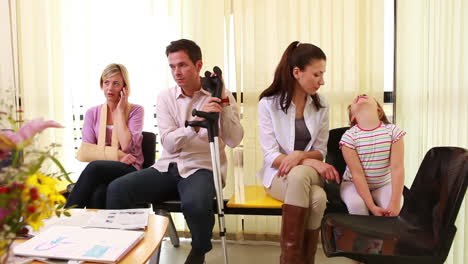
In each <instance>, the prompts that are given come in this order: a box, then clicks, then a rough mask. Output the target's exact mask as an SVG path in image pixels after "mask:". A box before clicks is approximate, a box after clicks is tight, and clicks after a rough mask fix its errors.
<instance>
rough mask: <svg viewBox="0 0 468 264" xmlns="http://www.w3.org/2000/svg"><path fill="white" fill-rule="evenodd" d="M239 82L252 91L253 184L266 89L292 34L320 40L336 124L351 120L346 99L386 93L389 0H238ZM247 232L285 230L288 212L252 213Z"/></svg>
mask: <svg viewBox="0 0 468 264" xmlns="http://www.w3.org/2000/svg"><path fill="white" fill-rule="evenodd" d="M232 14H233V18H234V19H233V20H234V39H235V40H234V43H235V44H234V45H235V46H234V47H235V48H234V49H235V63H236V68H235V69H236V74H237V75H236V77H237V79H236V82H237V83H238V89H239V90H241V91H242V92H243V94H244V104H243V119H242V124H243V126H244V129H245V135H244V140H243V148H244V168H243V174H244V178H245V183H246V185H254V184H255V185H261V183H260V182H258V181H257V178H256V176H255V174H256V172H257V171H258V170H259V169H260V167H261V164H262V161H263V154H262V151H261V149H260V143H259V131H258V120H257V104H258V96H259V94H260V93H261V91H263V90H264V89H266V88H267V86H268V85H269V84H270V83H271V82H272V78H273V73H274V71H275V68H276V66H277V64H278V63H279V60H280V57H281V56H282V53H283V52H284V50H285V49H286V47H287V45H288V44H289V43H291V42H292V41H295V40H299V41H301V42H306V43H307V42H308V43H313V44H315V45H317V46H319V47H321V48H322V49H323V51H324V52H325V54H326V55H327V69H326V70H327V71H326V73H325V85H324V86H323V87H321V88H320V90H319V93H322V94H323V95H325V97H326V98H327V100H328V102H329V104H330V128H335V127H343V126H347V124H348V116H347V112H346V107H347V106H348V105H349V104H350V103H351V101H352V98H353V97H354V96H355V95H357V94H359V93H367V94H369V95H372V96H374V97H375V98H376V99H377V100H379V101H380V102H382V99H383V1H372V0H355V1H350V0H333V1H327V0H291V1H280V0H276V1H267V0H258V1H249V0H235V1H232ZM244 226H245V229H244V231H245V233H246V234H255V235H254V236H255V237H258V238H260V239H264V238H265V237H268V236H269V235H271V234H275V235H276V234H278V233H279V229H280V226H281V221H280V217H271V216H268V217H264V216H246V217H245V220H244Z"/></svg>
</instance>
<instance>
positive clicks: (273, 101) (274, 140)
mask: <svg viewBox="0 0 468 264" xmlns="http://www.w3.org/2000/svg"><path fill="white" fill-rule="evenodd" d="M319 97H320V102H321V104H322V105H323V106H324V107H323V108H320V109H319V110H318V111H317V110H316V109H315V106H314V104H313V100H312V98H311V97H310V96H307V102H306V105H305V108H304V121H305V124H306V127H307V129H308V130H309V133H310V138H311V140H310V142H309V143H308V144H307V146H306V148H305V149H304V151H312V150H316V151H319V152H320V153H322V156H323V157H324V158H325V156H326V155H327V142H328V111H329V109H328V103H327V102H326V101H325V98H324V97H323V96H320V95H319ZM287 112H288V113H287V114H285V113H284V112H283V110H281V107H280V104H279V96H272V97H263V98H262V99H261V100H260V102H259V104H258V115H259V125H260V144H261V147H262V151H263V167H262V169H261V170H260V171H259V172H258V173H257V177H258V178H259V179H260V180H261V181H262V183H263V185H264V186H265V187H267V188H269V187H270V185H271V182H272V180H273V178H274V177H275V176H276V174H277V172H278V169H276V168H273V167H272V164H273V161H274V160H275V159H276V158H277V157H278V156H279V155H281V154H285V155H288V154H289V153H291V152H293V151H294V141H295V129H296V127H295V117H296V105H295V104H294V103H293V102H291V105H290V106H289V109H288V111H287Z"/></svg>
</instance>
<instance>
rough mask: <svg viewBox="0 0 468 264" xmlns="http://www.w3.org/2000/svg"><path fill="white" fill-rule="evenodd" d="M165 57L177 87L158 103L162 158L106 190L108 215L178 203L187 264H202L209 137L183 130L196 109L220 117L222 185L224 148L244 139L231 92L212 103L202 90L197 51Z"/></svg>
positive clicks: (180, 49) (184, 46) (188, 46)
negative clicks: (188, 244)
mask: <svg viewBox="0 0 468 264" xmlns="http://www.w3.org/2000/svg"><path fill="white" fill-rule="evenodd" d="M166 55H167V58H168V61H169V67H170V68H171V72H172V77H173V78H174V80H175V82H176V83H177V85H176V86H174V87H172V88H169V89H167V90H165V91H163V92H161V94H160V95H159V97H158V102H157V105H156V114H157V121H158V127H159V131H160V135H161V144H162V146H163V152H162V155H161V157H160V158H159V159H158V160H157V161H156V163H155V164H154V165H153V166H152V167H150V168H147V169H143V170H140V171H137V172H134V173H130V174H127V175H125V176H123V177H121V178H119V179H117V180H115V181H113V182H112V183H111V184H110V185H109V188H108V195H107V207H108V208H109V209H117V208H132V207H133V206H135V205H136V204H137V203H148V202H151V203H155V202H161V201H167V200H174V199H180V200H181V203H182V212H183V214H184V217H185V219H186V221H187V224H188V226H189V229H190V232H191V234H192V250H191V251H190V254H189V256H188V257H187V260H186V262H185V263H203V262H204V258H205V253H206V252H208V251H210V250H211V248H212V245H211V237H212V230H213V226H214V211H213V197H214V196H215V194H216V193H215V187H214V183H213V172H212V165H211V164H212V163H211V154H210V147H209V142H208V135H207V131H206V129H204V128H198V127H196V128H194V127H185V121H186V120H189V121H190V120H199V119H200V118H194V117H192V115H191V112H192V110H193V109H194V108H195V109H197V110H201V111H204V112H218V113H220V120H219V124H220V129H219V139H220V140H219V150H220V160H221V173H222V177H223V182H225V179H226V168H227V161H226V153H225V152H224V147H225V145H228V146H230V147H235V146H237V145H238V144H239V143H240V142H241V140H242V137H243V135H244V130H243V128H242V126H241V124H240V120H239V113H238V108H237V107H236V101H235V99H234V97H233V96H232V94H231V92H229V91H228V90H227V89H225V88H224V87H223V91H222V95H221V98H222V99H223V100H221V99H219V98H216V97H211V94H210V93H209V92H208V91H206V90H204V89H203V87H202V84H201V78H200V70H201V68H202V66H203V62H202V54H201V50H200V47H199V46H198V45H197V44H196V43H195V42H193V41H191V40H187V39H180V40H177V41H173V42H171V44H170V45H169V46H167V48H166Z"/></svg>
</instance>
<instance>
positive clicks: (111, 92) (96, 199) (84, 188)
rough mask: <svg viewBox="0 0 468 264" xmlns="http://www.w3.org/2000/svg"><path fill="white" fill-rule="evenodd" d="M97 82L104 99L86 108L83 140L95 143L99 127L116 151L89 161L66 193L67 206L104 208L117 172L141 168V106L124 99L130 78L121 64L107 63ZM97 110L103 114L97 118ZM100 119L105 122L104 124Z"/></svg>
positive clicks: (127, 91)
mask: <svg viewBox="0 0 468 264" xmlns="http://www.w3.org/2000/svg"><path fill="white" fill-rule="evenodd" d="M100 86H101V90H102V92H103V93H104V97H105V98H106V103H105V104H103V105H98V106H94V107H91V108H90V109H88V111H87V112H86V115H85V120H84V125H83V142H84V143H89V144H98V140H99V134H100V133H99V131H100V130H101V131H103V130H105V145H106V146H111V145H116V146H118V149H119V150H120V151H119V153H120V154H119V155H118V158H117V159H118V160H115V161H112V160H95V161H91V162H90V163H89V164H88V165H87V166H86V168H85V169H84V170H83V172H82V173H81V175H80V177H79V178H78V181H77V183H76V184H75V186H74V188H73V191H72V192H71V194H70V196H69V197H68V201H67V205H66V206H67V207H68V206H72V205H75V206H76V207H78V208H83V207H87V208H105V204H106V191H107V185H108V184H109V183H110V182H111V181H113V180H115V179H116V178H119V177H120V176H123V175H125V174H127V173H130V172H134V171H137V170H139V169H141V166H142V164H143V153H142V150H141V141H142V139H143V136H142V129H143V115H144V110H143V107H142V106H140V105H136V104H130V103H129V102H128V96H129V95H130V82H129V79H128V72H127V69H126V68H125V66H124V65H122V64H110V65H108V66H107V67H106V68H105V69H104V71H103V72H102V74H101V79H100ZM101 114H103V115H107V117H104V116H103V117H102V119H101ZM102 122H105V128H104V125H103V124H101V123H102ZM114 133H115V135H113V134H114ZM113 136H114V137H113ZM112 141H114V142H112Z"/></svg>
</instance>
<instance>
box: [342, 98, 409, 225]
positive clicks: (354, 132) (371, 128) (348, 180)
mask: <svg viewBox="0 0 468 264" xmlns="http://www.w3.org/2000/svg"><path fill="white" fill-rule="evenodd" d="M348 113H349V119H350V122H351V125H352V127H351V128H350V129H349V130H348V131H346V132H345V134H344V135H343V137H342V138H341V141H340V146H341V150H342V152H343V157H344V159H345V161H346V164H347V167H346V171H345V173H344V175H343V182H342V183H341V190H340V193H341V198H342V199H343V201H344V202H345V204H346V206H347V207H348V211H349V213H350V214H358V215H369V210H370V211H371V212H372V214H373V215H376V216H397V215H398V214H399V213H400V209H401V207H402V192H403V183H404V164H403V150H404V146H403V136H404V135H405V132H404V131H403V130H401V129H400V128H398V127H397V126H395V125H393V124H390V122H389V121H388V119H387V117H386V116H385V113H384V111H383V109H382V106H380V104H379V103H378V102H377V101H376V100H375V99H374V98H372V97H369V96H367V95H365V94H364V95H359V96H357V97H356V98H355V99H354V101H353V103H352V104H351V105H350V106H348Z"/></svg>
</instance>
